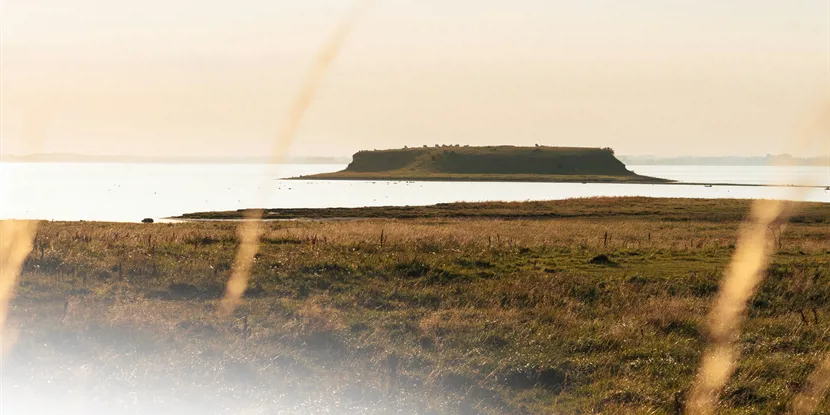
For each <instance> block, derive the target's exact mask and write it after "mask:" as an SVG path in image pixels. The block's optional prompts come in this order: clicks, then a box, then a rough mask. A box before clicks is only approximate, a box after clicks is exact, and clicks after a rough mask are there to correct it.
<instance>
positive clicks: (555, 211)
mask: <svg viewBox="0 0 830 415" xmlns="http://www.w3.org/2000/svg"><path fill="white" fill-rule="evenodd" d="M751 202H752V201H751V200H747V199H685V198H650V197H588V198H575V199H565V200H551V201H527V202H458V203H440V204H436V205H429V206H378V207H360V208H285V209H265V211H264V216H263V218H264V219H271V220H295V219H311V220H335V219H369V218H373V219H375V218H385V219H418V218H426V219H429V218H436V219H440V218H489V219H557V218H596V219H614V220H620V219H625V218H631V219H635V218H636V219H651V220H658V221H689V220H697V221H705V222H715V223H717V222H721V221H739V220H742V219H743V218H744V216H745V215H746V214H747V212H748V211H749V206H750V203H751ZM245 212H246V210H245V209H239V210H235V211H224V212H198V213H188V214H184V215H181V216H177V217H175V218H172V219H178V220H237V219H242V218H243V217H244V215H245ZM792 221H794V222H800V223H828V222H830V203H819V202H804V203H798V205H797V212H796V214H795V215H793V217H792Z"/></svg>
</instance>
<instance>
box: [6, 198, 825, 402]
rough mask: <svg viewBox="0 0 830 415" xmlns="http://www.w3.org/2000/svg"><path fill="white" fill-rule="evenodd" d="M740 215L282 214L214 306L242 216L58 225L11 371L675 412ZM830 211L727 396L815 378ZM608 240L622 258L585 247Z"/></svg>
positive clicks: (804, 246)
mask: <svg viewBox="0 0 830 415" xmlns="http://www.w3.org/2000/svg"><path fill="white" fill-rule="evenodd" d="M702 203H703V202H702ZM816 214H819V215H820V214H821V213H820V211H817V212H816ZM739 225H740V222H738V221H737V220H735V221H730V222H726V223H721V224H717V223H712V222H710V221H705V220H691V221H678V220H674V221H672V222H670V223H669V222H664V221H661V220H659V218H653V217H639V218H638V217H631V216H629V217H626V216H622V217H618V218H609V219H599V220H598V219H596V218H586V219H579V218H564V219H549V220H500V219H481V218H479V219H415V220H389V219H380V220H362V221H347V222H342V221H340V222H338V221H334V222H330V221H329V222H326V221H322V222H313V221H293V222H277V223H275V222H269V223H266V224H265V228H264V233H263V236H262V238H261V240H262V241H263V244H262V246H261V247H260V249H259V252H258V253H257V254H256V255H255V258H254V259H255V260H254V262H253V266H252V268H251V272H252V275H251V279H250V281H249V283H248V285H247V287H246V288H247V294H246V298H245V301H244V302H242V303H241V305H240V307H239V308H238V309H237V310H236V311H235V312H234V313H233V314H231V315H230V318H220V317H219V316H217V314H216V311H217V309H219V308H220V307H221V302H220V301H219V298H220V297H221V294H222V288H223V286H224V282H226V281H227V278H228V275H229V274H230V273H231V272H232V271H231V264H232V263H233V259H234V256H233V255H234V252H235V251H236V249H237V248H238V244H239V242H238V240H237V238H236V235H235V224H233V223H181V224H152V225H140V224H135V225H131V224H108V223H59V222H56V223H46V224H44V225H43V226H42V227H41V229H40V233H39V234H38V236H37V237H36V238H35V241H34V245H35V248H34V250H33V251H32V253H31V254H30V255H29V257H28V258H27V260H26V261H25V264H24V268H23V274H22V277H21V286H20V290H19V298H18V299H17V300H16V301H15V302H14V303H13V304H14V307H15V308H14V310H13V312H12V318H13V322H14V323H15V324H17V325H18V326H19V327H21V329H22V330H23V331H22V332H21V340H20V341H21V345H20V347H18V348H16V349H15V351H14V352H13V355H16V356H13V359H12V360H11V361H12V362H19V363H18V364H11V365H10V366H8V367H9V370H8V371H7V372H8V373H17V374H18V375H16V376H24V377H23V378H25V379H30V377H27V376H41V375H46V374H49V373H51V374H53V375H55V376H57V374H60V373H64V372H63V369H59V368H55V367H52V366H49V365H48V364H47V363H44V362H50V361H61V362H70V363H71V364H70V366H72V367H87V368H93V372H91V373H92V374H91V375H90V376H89V377H88V380H87V381H86V382H87V383H86V384H85V385H88V386H84V387H85V388H86V387H88V388H104V389H106V390H109V389H107V388H108V387H107V386H105V385H101V384H97V383H95V379H96V378H97V377H99V376H100V378H101V379H122V377H123V376H127V374H107V375H106V376H103V375H101V373H99V372H96V370H98V369H94V368H96V367H98V366H96V365H105V366H112V365H114V366H117V367H123V368H130V370H131V371H135V370H138V371H139V373H145V372H146V373H148V374H149V373H167V374H166V375H153V376H163V377H164V376H167V377H170V376H172V377H171V379H190V378H189V377H187V376H184V375H179V374H187V373H203V372H204V373H216V374H222V375H221V376H219V377H218V378H215V379H216V381H215V383H211V384H209V385H208V384H200V383H198V382H196V381H193V382H196V383H192V384H190V383H186V382H191V381H190V380H182V382H185V383H183V384H180V385H179V386H177V388H178V389H177V390H188V391H202V390H206V391H212V390H230V389H229V388H231V389H232V388H236V387H237V386H241V385H247V386H245V387H244V388H245V390H246V392H245V393H246V394H247V393H250V394H253V395H251V397H250V398H249V399H250V401H247V403H246V406H245V407H246V408H248V406H247V404H248V403H250V404H252V405H254V406H253V407H256V408H259V409H258V410H259V411H260V412H263V413H267V412H269V411H270V410H272V409H274V408H276V407H280V406H282V405H285V404H286V403H285V402H283V401H280V402H279V403H277V402H274V401H273V400H272V401H269V400H268V399H264V398H263V397H262V396H258V395H257V396H254V395H256V394H257V393H259V392H257V391H259V390H261V389H260V388H265V385H270V386H269V387H268V388H266V389H269V390H270V391H271V393H272V394H273V393H274V391H284V393H285V394H287V395H286V396H289V395H290V396H295V397H296V396H301V397H303V398H301V400H303V402H306V400H308V399H312V400H313V399H318V398H313V397H314V396H318V397H319V396H322V395H326V394H330V393H338V394H346V395H337V398H332V399H326V400H325V402H329V403H330V402H333V401H339V402H346V401H348V402H352V403H353V404H355V405H357V404H356V403H355V402H368V404H367V405H369V407H372V408H386V410H390V411H391V410H393V409H390V408H397V409H396V410H401V408H404V407H406V408H408V409H407V410H406V411H408V412H418V413H422V412H429V411H435V412H438V413H459V412H463V413H503V412H522V411H525V412H529V413H563V412H565V413H575V412H579V411H582V412H583V413H592V412H593V413H599V412H616V413H643V412H656V413H663V412H672V411H674V408H675V399H679V401H678V402H680V405H682V399H680V398H678V397H681V398H682V396H684V395H685V394H686V393H687V392H688V388H689V385H691V384H692V382H693V379H694V375H695V369H696V367H697V365H698V363H699V362H700V359H701V355H702V353H703V350H704V348H705V341H704V340H705V339H706V337H705V336H706V329H705V326H706V322H707V321H706V319H705V315H706V313H707V311H709V310H710V304H711V300H712V299H714V298H715V294H716V292H717V289H718V281H719V280H720V276H721V275H722V273H723V272H724V271H725V269H726V266H727V264H728V262H729V258H730V256H731V255H732V254H733V252H735V250H736V247H735V244H736V242H737V238H736V237H735V234H736V230H737V229H738V228H739ZM829 226H830V223H828V222H826V221H804V222H799V223H792V224H791V225H790V226H789V227H788V229H787V232H785V233H783V234H782V235H781V240H780V241H778V242H777V243H776V244H775V245H776V247H778V246H779V245H780V249H778V250H777V253H776V254H775V255H774V257H773V259H772V264H771V267H770V269H769V272H768V274H769V277H768V278H767V279H766V280H765V281H764V282H763V283H762V284H761V285H760V286H759V287H758V292H757V294H756V295H755V296H753V299H752V300H751V301H750V302H749V303H748V305H747V313H748V314H747V315H748V317H749V318H748V319H747V320H746V324H745V325H744V329H743V330H742V334H741V336H740V337H738V338H737V339H736V340H735V345H736V347H737V348H738V349H739V350H740V353H741V355H742V356H743V358H742V360H741V361H740V362H739V363H738V366H737V370H736V371H735V372H734V374H733V375H732V376H731V377H730V381H729V383H728V384H727V386H726V388H725V389H724V391H723V393H722V395H721V396H722V400H721V401H720V402H719V404H718V407H717V410H718V411H721V412H737V413H743V412H754V413H777V412H782V411H786V410H787V409H788V408H790V407H791V406H793V405H794V401H793V399H794V396H795V395H796V394H797V393H798V392H799V391H800V390H802V389H804V390H808V391H814V390H815V388H814V387H812V386H807V385H808V383H807V376H808V374H809V373H810V372H811V371H813V370H814V367H815V366H816V364H817V361H818V359H817V357H816V356H817V353H819V352H822V351H823V350H824V347H823V345H824V344H826V343H827V342H828V341H830V338H828V337H827V334H828V333H830V330H828V326H827V324H828V319H827V318H825V316H827V315H830V314H828V313H830V309H828V308H827V304H828V303H827V301H826V299H827V298H830V280H828V277H830V275H828V274H827V273H826V270H827V269H830V266H828V265H830V264H828V258H827V252H830V241H828V240H827V238H826V235H827V234H828V232H830V229H828V227H829ZM381 232H383V235H384V238H383V242H381V238H380V234H381ZM606 232H607V233H608V236H609V237H608V239H607V240H606V239H605V234H606ZM599 254H605V255H607V257H608V258H609V262H608V263H592V262H591V261H590V260H591V259H592V258H593V257H595V256H597V255H599ZM119 339H120V340H119ZM72 345H76V346H72ZM83 350H90V351H93V352H94V353H95V355H96V356H100V357H99V358H95V360H90V358H89V357H87V355H86V354H85V353H84V352H82V351H83ZM30 354H35V355H37V356H41V357H40V358H39V359H41V360H38V362H40V363H33V362H35V360H32V359H34V358H33V357H32V358H30V357H27V356H30ZM52 356H54V357H52ZM393 357H394V359H397V360H395V361H396V362H399V363H396V366H395V370H394V372H392V369H391V366H390V363H389V362H390V361H392V360H390V359H393ZM101 359H103V360H101ZM96 362H100V363H96ZM61 364H63V363H61ZM158 365H163V366H158ZM105 366H101V367H105ZM85 370H89V369H85ZM102 370H103V369H102ZM38 371H39V372H38ZM175 373H178V374H176V375H173V374H175ZM289 374H290V375H289ZM107 376H108V377H107ZM130 376H136V375H130ZM137 376H139V378H143V376H145V375H137ZM147 376H149V375H147ZM211 376H215V375H211ZM203 377H204V375H199V376H196V379H201V378H203ZM18 379H20V377H18ZM31 379H34V377H32V378H31ZM211 379H214V378H211ZM286 379H290V380H291V382H295V385H294V386H290V385H289V384H287V383H286ZM392 379H394V381H392ZM212 382H213V381H212ZM237 382H242V383H239V384H237ZM289 383H290V382H289ZM29 384H31V385H32V387H33V388H34V387H36V386H37V385H39V383H37V382H36V381H34V380H32V381H29V382H27V383H24V385H29ZM394 385H397V386H394ZM393 386H394V387H393ZM390 388H392V389H394V391H395V392H394V393H392V392H390ZM82 390H86V389H82ZM90 390H91V389H90ZM234 390H241V389H234ZM263 390H264V389H263ZM403 390H406V391H408V392H407V395H406V396H407V398H404V396H403V395H401V394H402V393H403V392H402V391H403ZM289 391H290V392H289ZM326 391H328V392H326ZM335 391H339V392H335ZM110 394H111V396H113V397H117V396H120V395H119V392H118V391H116V390H111V391H110ZM321 394H322V395H321ZM208 395H211V393H210V392H208ZM347 395H348V396H349V398H346V396H347ZM21 396H22V395H21ZM165 396H167V395H165ZM183 396H186V398H185V399H187V400H188V402H191V401H192V400H193V399H194V398H193V396H191V395H190V394H186V395H183ZM221 396H222V395H221V394H217V395H216V396H209V397H208V398H201V400H202V401H204V402H205V403H206V404H207V403H208V402H214V403H216V402H218V401H217V400H219V399H220V397H221ZM326 396H330V395H326ZM413 397H414V399H413V400H410V399H411V398H413ZM168 398H169V396H168ZM298 399H300V398H298ZM344 399H345V400H344ZM354 399H357V400H356V401H355V400H354ZM197 401H198V399H197ZM10 402H11V401H10ZM193 402H195V401H193ZM269 402H270V403H269ZM321 402H322V401H321ZM412 402H418V405H421V406H418V405H415V406H407V405H409V404H410V403H412ZM350 405H351V404H350ZM401 405H403V406H401ZM818 405H819V408H825V407H826V405H827V403H824V402H823V403H819V404H818ZM822 405H823V406H822ZM253 407H250V408H253ZM289 407H291V406H289ZM822 410H823V409H822ZM377 411H381V410H380V409H377ZM253 412H257V411H256V410H254V411H253ZM381 412H382V411H381Z"/></svg>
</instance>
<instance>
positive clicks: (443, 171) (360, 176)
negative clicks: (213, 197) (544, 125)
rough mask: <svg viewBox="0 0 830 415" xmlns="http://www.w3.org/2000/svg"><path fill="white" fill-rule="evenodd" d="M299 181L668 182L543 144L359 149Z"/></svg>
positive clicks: (602, 154)
mask: <svg viewBox="0 0 830 415" xmlns="http://www.w3.org/2000/svg"><path fill="white" fill-rule="evenodd" d="M300 179H319V180H413V181H529V182H536V181H545V182H608V183H610V182H639V183H665V182H669V181H668V180H663V179H657V178H653V177H646V176H639V175H637V174H635V173H633V172H631V171H629V170H628V169H626V168H625V165H624V164H623V163H622V162H620V161H619V160H617V159H616V158H615V157H614V154H613V151H611V150H606V149H598V148H576V147H545V146H537V147H513V146H491V147H460V146H442V147H433V148H426V147H424V148H410V149H395V150H380V151H379V150H374V151H361V152H358V153H356V154H355V155H354V156H353V160H352V162H351V164H349V166H348V167H347V168H346V169H345V170H343V171H340V172H334V173H323V174H316V175H311V176H304V177H300Z"/></svg>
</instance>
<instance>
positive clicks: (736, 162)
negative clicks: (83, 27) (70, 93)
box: [0, 154, 830, 168]
mask: <svg viewBox="0 0 830 415" xmlns="http://www.w3.org/2000/svg"><path fill="white" fill-rule="evenodd" d="M617 158H618V159H620V161H622V162H623V163H625V164H626V165H627V166H690V167H692V166H705V167H719V166H720V167H828V168H830V158H828V157H792V156H787V155H771V156H765V157H737V156H724V157H654V156H617ZM351 161H352V157H351V156H342V157H314V156H297V157H289V158H287V159H286V160H283V161H281V162H279V163H275V162H274V161H273V160H272V159H269V158H265V157H144V156H118V155H103V156H91V155H83V154H27V155H8V154H6V155H2V156H0V162H3V163H136V164H154V163H156V164H171V163H177V164H349V163H350V162H351Z"/></svg>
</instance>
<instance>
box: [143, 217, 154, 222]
mask: <svg viewBox="0 0 830 415" xmlns="http://www.w3.org/2000/svg"><path fill="white" fill-rule="evenodd" d="M141 223H153V218H144V219H142V220H141Z"/></svg>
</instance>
